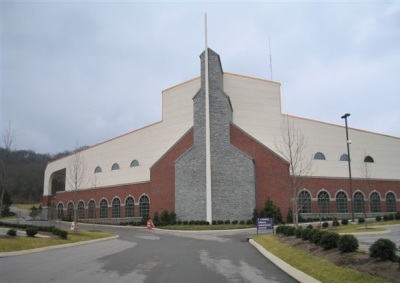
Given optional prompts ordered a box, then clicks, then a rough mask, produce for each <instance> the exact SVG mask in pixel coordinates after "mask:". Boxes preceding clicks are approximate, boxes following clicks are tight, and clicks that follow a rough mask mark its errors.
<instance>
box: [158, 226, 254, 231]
mask: <svg viewBox="0 0 400 283" xmlns="http://www.w3.org/2000/svg"><path fill="white" fill-rule="evenodd" d="M156 228H160V229H165V230H184V231H202V230H206V231H210V230H233V229H246V228H255V226H254V225H253V224H250V225H246V224H220V225H168V226H163V227H156Z"/></svg>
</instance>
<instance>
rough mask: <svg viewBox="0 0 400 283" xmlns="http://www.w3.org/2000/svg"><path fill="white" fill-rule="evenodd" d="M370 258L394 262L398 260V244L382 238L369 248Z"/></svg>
mask: <svg viewBox="0 0 400 283" xmlns="http://www.w3.org/2000/svg"><path fill="white" fill-rule="evenodd" d="M369 256H370V257H374V258H380V259H382V260H387V259H389V260H392V261H394V260H395V259H396V244H395V243H393V242H392V241H391V240H388V239H382V238H381V239H379V240H377V241H375V242H374V243H373V244H372V246H371V247H369Z"/></svg>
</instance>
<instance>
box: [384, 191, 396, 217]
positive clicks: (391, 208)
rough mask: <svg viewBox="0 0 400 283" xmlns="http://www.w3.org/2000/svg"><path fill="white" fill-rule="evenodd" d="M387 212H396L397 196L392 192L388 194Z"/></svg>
mask: <svg viewBox="0 0 400 283" xmlns="http://www.w3.org/2000/svg"><path fill="white" fill-rule="evenodd" d="M386 211H387V212H396V211H397V208H396V196H395V195H394V193H392V192H388V193H387V194H386Z"/></svg>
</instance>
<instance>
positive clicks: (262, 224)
mask: <svg viewBox="0 0 400 283" xmlns="http://www.w3.org/2000/svg"><path fill="white" fill-rule="evenodd" d="M258 230H272V233H274V218H257V236H258Z"/></svg>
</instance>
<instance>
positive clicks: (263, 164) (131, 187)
mask: <svg viewBox="0 0 400 283" xmlns="http://www.w3.org/2000/svg"><path fill="white" fill-rule="evenodd" d="M230 139H231V144H232V145H233V146H235V147H237V148H238V149H240V150H241V151H243V152H244V153H246V154H248V155H249V156H251V157H252V158H253V160H254V163H255V171H256V174H255V176H256V188H255V189H256V208H257V211H260V210H262V209H263V208H264V204H265V201H266V200H267V199H268V198H270V199H271V200H272V201H273V202H274V203H275V204H276V205H277V206H278V207H279V208H280V209H281V212H282V215H283V216H284V217H285V216H286V215H287V212H288V209H289V208H290V207H291V202H290V200H291V197H292V195H291V189H290V188H289V186H288V179H289V173H288V172H289V170H288V167H289V164H288V163H287V162H286V161H285V160H283V159H282V158H281V157H280V156H278V155H277V154H276V153H274V152H273V151H272V150H271V149H269V148H268V147H266V146H265V145H263V144H261V143H260V142H258V141H257V140H255V139H254V138H253V137H251V136H250V135H248V134H247V133H246V132H244V131H243V130H241V129H240V128H239V127H237V126H236V125H233V124H231V125H230ZM193 144H194V136H193V128H191V129H190V130H189V131H188V132H187V133H186V134H185V135H184V136H183V137H182V138H181V139H180V140H179V141H178V142H177V143H176V144H175V145H173V146H172V147H171V148H170V149H169V150H168V151H167V152H166V153H165V154H164V155H163V156H162V157H161V158H160V159H159V160H158V161H157V162H156V163H155V164H154V165H153V166H152V167H151V168H150V181H149V182H143V183H137V184H127V185H118V186H112V187H104V188H97V189H89V190H82V191H78V192H77V193H76V196H75V193H74V192H58V193H57V195H56V198H54V202H53V205H58V204H60V203H61V204H63V207H64V210H66V209H67V205H68V203H69V202H70V201H71V200H74V199H75V200H77V201H83V202H84V204H85V209H84V218H87V217H88V209H87V206H88V203H89V201H90V200H91V199H93V200H95V202H96V214H95V215H96V216H97V217H98V216H99V215H100V214H99V207H98V206H99V203H100V201H101V200H102V199H105V200H106V201H107V204H108V214H107V215H108V218H111V216H112V207H111V204H112V201H113V199H114V198H119V200H120V202H121V210H120V217H121V218H124V217H125V216H126V215H125V209H124V204H125V200H126V198H127V197H129V196H130V197H133V199H134V201H135V208H134V217H139V205H138V204H139V200H140V198H141V196H143V195H146V196H148V198H149V200H150V210H149V212H150V215H151V216H153V215H154V213H155V212H158V213H161V212H162V211H164V210H167V211H174V210H175V161H176V160H177V159H178V158H179V157H180V156H182V154H183V153H185V152H186V151H187V150H189V149H190V148H191V147H192V146H193ZM302 185H303V186H304V189H306V190H307V191H308V192H309V193H310V194H311V198H312V202H311V206H312V212H313V213H317V212H318V202H317V199H318V193H319V192H320V191H322V190H325V191H327V192H328V193H329V195H330V209H331V211H332V212H335V208H336V202H335V198H336V194H337V192H339V191H340V190H344V191H345V192H346V193H347V195H348V197H350V194H349V179H348V178H312V177H310V178H305V179H304V180H303V182H302ZM358 190H360V191H361V192H362V193H363V195H364V199H365V200H368V199H369V196H370V194H371V193H372V192H373V191H376V192H378V193H379V195H380V198H381V211H382V212H386V211H387V207H386V202H385V197H386V194H387V193H388V192H389V191H391V192H394V193H395V195H396V199H398V198H399V197H400V181H390V180H368V181H366V180H360V179H354V180H353V193H355V192H356V191H358ZM51 201H52V199H51V197H49V196H44V197H43V204H44V205H50V203H51ZM396 205H397V210H399V204H398V202H397V203H396ZM348 209H349V211H350V202H349V204H348ZM64 216H65V214H64Z"/></svg>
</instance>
